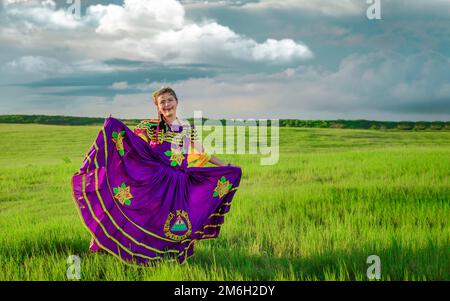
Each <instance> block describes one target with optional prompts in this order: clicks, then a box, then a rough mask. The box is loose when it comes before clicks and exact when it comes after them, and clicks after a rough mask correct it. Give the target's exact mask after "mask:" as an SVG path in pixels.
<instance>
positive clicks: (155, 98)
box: [152, 87, 178, 105]
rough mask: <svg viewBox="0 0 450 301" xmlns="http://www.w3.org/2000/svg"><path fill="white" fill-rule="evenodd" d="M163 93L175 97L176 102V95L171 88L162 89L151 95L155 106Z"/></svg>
mask: <svg viewBox="0 0 450 301" xmlns="http://www.w3.org/2000/svg"><path fill="white" fill-rule="evenodd" d="M164 93H170V95H172V96H173V97H175V99H176V100H177V102H178V98H177V94H176V93H175V91H174V90H173V89H172V88H171V87H162V88H161V89H159V90H157V91H155V92H153V93H152V96H153V102H154V103H155V105H158V102H157V100H158V97H159V96H160V95H163V94H164Z"/></svg>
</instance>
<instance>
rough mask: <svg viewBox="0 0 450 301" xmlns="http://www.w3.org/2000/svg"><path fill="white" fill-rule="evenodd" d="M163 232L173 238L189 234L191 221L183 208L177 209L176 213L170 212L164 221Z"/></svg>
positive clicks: (180, 238) (181, 237) (183, 237)
mask: <svg viewBox="0 0 450 301" xmlns="http://www.w3.org/2000/svg"><path fill="white" fill-rule="evenodd" d="M164 233H165V234H166V236H167V237H169V238H171V239H173V240H182V239H185V238H187V237H188V236H189V234H191V222H190V221H189V217H188V214H187V212H186V211H184V210H177V211H176V214H173V213H172V212H170V213H169V215H168V216H167V219H166V222H165V223H164Z"/></svg>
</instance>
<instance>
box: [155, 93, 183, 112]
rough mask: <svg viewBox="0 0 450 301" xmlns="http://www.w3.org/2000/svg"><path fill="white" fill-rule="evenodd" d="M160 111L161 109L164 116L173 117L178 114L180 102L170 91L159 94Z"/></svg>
mask: <svg viewBox="0 0 450 301" xmlns="http://www.w3.org/2000/svg"><path fill="white" fill-rule="evenodd" d="M156 102H157V105H156V106H157V107H158V111H160V112H161V113H162V114H163V116H164V117H166V118H173V117H176V116H177V105H178V102H177V100H176V99H175V97H173V95H172V94H170V93H164V94H161V95H159V96H158V98H157V99H156Z"/></svg>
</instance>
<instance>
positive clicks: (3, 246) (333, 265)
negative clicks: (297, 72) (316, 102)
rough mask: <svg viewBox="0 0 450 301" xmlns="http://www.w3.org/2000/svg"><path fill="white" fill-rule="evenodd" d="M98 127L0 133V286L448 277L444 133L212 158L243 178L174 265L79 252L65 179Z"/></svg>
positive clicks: (318, 138) (84, 242) (342, 132)
mask: <svg viewBox="0 0 450 301" xmlns="http://www.w3.org/2000/svg"><path fill="white" fill-rule="evenodd" d="M100 128H101V126H98V125H96V126H70V127H66V126H56V125H37V124H0V135H1V137H2V139H1V142H0V146H1V149H2V153H3V154H2V156H0V229H1V233H2V235H1V236H0V265H1V271H2V272H1V273H0V280H66V279H67V277H66V270H67V268H68V267H69V265H68V264H67V262H66V260H67V257H68V256H69V255H72V254H76V255H78V256H80V258H81V280H367V277H366V270H367V268H368V267H369V264H367V263H366V259H367V257H368V256H369V255H372V254H375V255H378V256H379V257H380V259H381V273H382V275H381V276H382V277H381V280H450V276H449V272H450V271H449V267H450V259H449V256H448V250H449V246H450V236H449V233H450V227H449V221H448V213H449V212H450V210H449V209H450V174H449V170H450V156H449V155H450V132H446V131H423V132H422V131H418V132H409V131H408V132H402V131H373V130H352V129H315V128H280V160H279V163H278V164H276V165H274V166H261V165H259V159H260V156H259V155H217V156H218V157H219V158H221V159H223V160H226V161H229V162H232V163H233V164H235V165H239V166H241V167H242V170H243V176H242V180H241V185H240V188H239V189H238V191H237V193H236V195H235V197H234V199H233V203H232V206H231V210H230V213H228V214H227V215H226V217H225V223H224V225H223V226H222V229H221V233H220V235H219V237H218V238H217V239H214V240H205V241H200V242H198V243H197V244H196V247H195V255H194V256H193V257H191V258H189V259H188V260H187V262H186V264H185V265H182V266H180V265H178V264H177V263H174V262H160V263H158V264H157V265H156V266H154V267H144V268H142V267H141V268H140V267H133V266H127V265H124V264H122V263H121V262H120V261H119V260H118V259H116V258H114V257H112V256H111V255H106V254H89V253H88V252H87V248H88V244H89V234H88V232H87V231H86V230H85V229H84V227H83V226H82V224H81V221H80V218H79V216H78V213H77V209H76V207H75V204H74V203H73V201H72V194H71V186H70V179H71V176H72V175H73V173H74V172H75V171H77V170H78V168H79V167H80V165H81V161H82V159H83V158H84V155H85V154H86V152H87V150H88V148H89V147H90V145H91V144H92V142H93V141H94V139H95V138H96V136H97V133H98V131H99V130H100Z"/></svg>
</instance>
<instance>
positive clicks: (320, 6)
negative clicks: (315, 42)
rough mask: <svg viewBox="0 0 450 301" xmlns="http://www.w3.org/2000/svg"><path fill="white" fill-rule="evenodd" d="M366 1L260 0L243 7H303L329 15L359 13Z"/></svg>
mask: <svg viewBox="0 0 450 301" xmlns="http://www.w3.org/2000/svg"><path fill="white" fill-rule="evenodd" d="M366 7H367V6H365V1H360V0H339V1H335V0H316V1H310V0H281V1H279V0H260V1H259V2H250V3H247V4H245V5H243V6H242V8H243V9H258V10H264V9H285V10H292V9H301V10H305V11H310V12H318V13H321V14H324V15H329V16H348V15H358V14H362V13H364V12H365V9H366Z"/></svg>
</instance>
